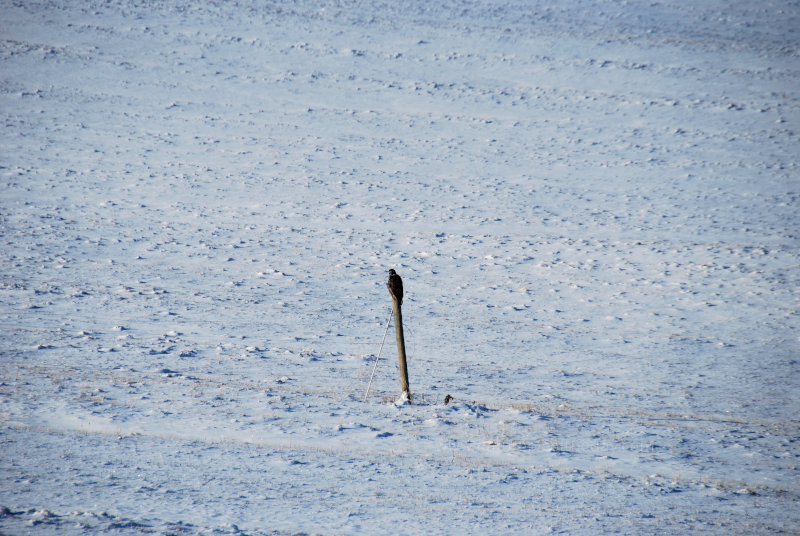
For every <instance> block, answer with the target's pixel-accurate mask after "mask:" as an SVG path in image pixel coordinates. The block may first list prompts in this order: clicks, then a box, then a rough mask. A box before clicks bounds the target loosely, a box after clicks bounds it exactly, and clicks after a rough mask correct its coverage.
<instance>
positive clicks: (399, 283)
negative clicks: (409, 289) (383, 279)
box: [386, 269, 403, 305]
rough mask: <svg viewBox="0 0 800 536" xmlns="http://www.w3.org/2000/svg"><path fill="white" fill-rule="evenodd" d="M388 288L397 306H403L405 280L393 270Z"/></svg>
mask: <svg viewBox="0 0 800 536" xmlns="http://www.w3.org/2000/svg"><path fill="white" fill-rule="evenodd" d="M386 286H387V287H389V294H391V295H392V298H394V299H396V300H397V304H398V305H403V280H402V279H400V276H399V275H397V272H395V271H394V270H393V269H391V270H389V281H388V283H386Z"/></svg>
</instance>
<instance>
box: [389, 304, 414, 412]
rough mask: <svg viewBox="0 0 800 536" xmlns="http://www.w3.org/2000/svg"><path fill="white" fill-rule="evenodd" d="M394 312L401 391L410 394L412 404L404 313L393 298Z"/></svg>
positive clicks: (409, 398)
mask: <svg viewBox="0 0 800 536" xmlns="http://www.w3.org/2000/svg"><path fill="white" fill-rule="evenodd" d="M392 310H393V311H394V333H395V336H396V338H397V359H398V360H399V361H400V389H401V390H402V392H403V393H408V401H409V402H411V389H409V388H408V366H407V365H406V340H405V338H404V337H403V313H402V310H401V306H400V303H399V302H398V301H397V298H395V297H394V295H393V296H392Z"/></svg>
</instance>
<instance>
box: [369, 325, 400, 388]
mask: <svg viewBox="0 0 800 536" xmlns="http://www.w3.org/2000/svg"><path fill="white" fill-rule="evenodd" d="M392 314H394V311H391V312H389V319H388V320H387V321H386V329H385V330H384V331H383V340H382V341H381V348H380V350H378V355H377V356H375V366H374V367H372V375H371V376H370V377H369V384H367V391H366V392H365V393H364V402H366V401H367V397H368V396H369V390H370V388H371V387H372V378H374V377H375V371H376V370H378V359H380V358H381V352H383V343H385V342H386V334H387V333H389V324H390V323H391V321H392Z"/></svg>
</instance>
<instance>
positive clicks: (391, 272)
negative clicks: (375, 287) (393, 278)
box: [389, 268, 397, 275]
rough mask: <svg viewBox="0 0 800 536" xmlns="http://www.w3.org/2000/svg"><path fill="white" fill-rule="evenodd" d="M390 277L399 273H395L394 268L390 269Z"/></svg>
mask: <svg viewBox="0 0 800 536" xmlns="http://www.w3.org/2000/svg"><path fill="white" fill-rule="evenodd" d="M389 275H397V272H395V271H394V268H390V269H389Z"/></svg>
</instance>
